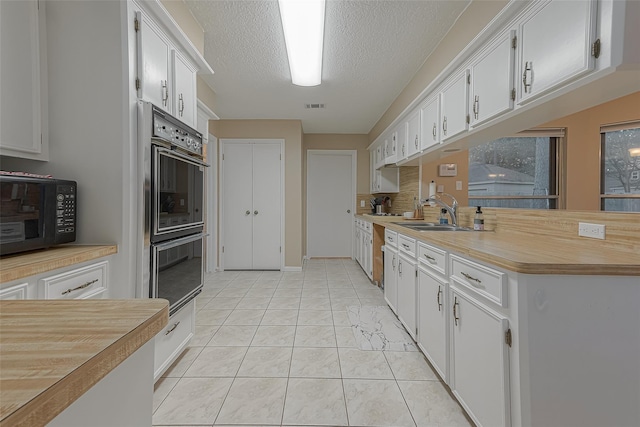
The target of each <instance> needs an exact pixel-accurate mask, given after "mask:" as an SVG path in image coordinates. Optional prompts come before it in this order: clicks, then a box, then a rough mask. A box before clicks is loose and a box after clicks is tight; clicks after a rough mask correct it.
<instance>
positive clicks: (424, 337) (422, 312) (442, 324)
mask: <svg viewBox="0 0 640 427" xmlns="http://www.w3.org/2000/svg"><path fill="white" fill-rule="evenodd" d="M448 300H449V299H448V284H447V283H446V282H445V281H444V280H442V279H438V278H436V277H435V276H433V275H432V274H429V273H427V272H425V271H423V270H421V269H418V347H420V349H421V350H422V352H423V353H424V354H425V355H426V356H427V358H428V359H429V361H430V362H431V364H432V365H433V367H434V368H435V369H436V371H438V374H440V377H442V379H443V380H444V382H449V378H448V375H447V367H448V363H447V360H448V355H449V351H448V345H449V342H448V340H447V337H448V322H447V318H448V317H447V312H448V309H447V307H448V302H447V301H448Z"/></svg>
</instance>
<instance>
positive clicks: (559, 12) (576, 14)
mask: <svg viewBox="0 0 640 427" xmlns="http://www.w3.org/2000/svg"><path fill="white" fill-rule="evenodd" d="M596 11H597V2H596V1H595V0H588V1H557V0H556V1H548V2H544V3H542V4H541V5H540V6H539V7H538V8H536V9H535V10H533V11H531V13H530V15H529V16H528V18H526V19H524V20H523V22H522V23H521V24H520V31H519V38H520V55H519V61H518V63H519V76H520V80H521V81H520V84H519V85H518V86H519V88H520V90H519V91H518V92H519V101H518V103H519V104H525V103H527V102H528V101H530V100H532V99H535V98H537V97H538V96H540V95H543V94H545V93H548V92H550V91H551V90H553V89H554V88H556V87H557V86H559V85H561V84H564V83H567V82H569V81H571V80H572V79H575V78H577V77H579V76H582V75H583V74H586V73H588V72H589V71H590V70H592V69H593V67H594V64H595V59H594V57H593V56H591V45H592V43H593V41H594V38H595V30H596Z"/></svg>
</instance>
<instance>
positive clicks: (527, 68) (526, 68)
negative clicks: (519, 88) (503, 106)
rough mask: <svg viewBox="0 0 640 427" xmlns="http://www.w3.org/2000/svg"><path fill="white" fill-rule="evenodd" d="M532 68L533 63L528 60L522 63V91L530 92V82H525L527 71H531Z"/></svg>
mask: <svg viewBox="0 0 640 427" xmlns="http://www.w3.org/2000/svg"><path fill="white" fill-rule="evenodd" d="M532 69H533V64H532V63H529V62H525V63H524V73H522V83H523V85H524V93H530V92H531V89H529V88H530V87H531V83H530V82H529V83H527V71H532Z"/></svg>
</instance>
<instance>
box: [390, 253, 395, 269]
mask: <svg viewBox="0 0 640 427" xmlns="http://www.w3.org/2000/svg"><path fill="white" fill-rule="evenodd" d="M391 267H393V271H396V256H395V255H394V256H393V259H392V260H391Z"/></svg>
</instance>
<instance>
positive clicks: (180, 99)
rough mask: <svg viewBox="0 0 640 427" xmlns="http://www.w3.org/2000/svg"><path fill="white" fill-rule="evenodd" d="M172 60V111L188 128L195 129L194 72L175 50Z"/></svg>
mask: <svg viewBox="0 0 640 427" xmlns="http://www.w3.org/2000/svg"><path fill="white" fill-rule="evenodd" d="M172 60H173V105H174V107H173V111H174V115H175V116H176V117H178V118H179V119H180V120H182V121H183V122H185V123H186V124H188V125H189V126H192V127H196V104H197V102H196V71H195V68H194V67H193V66H192V65H190V64H189V62H188V61H187V60H186V59H184V58H183V57H182V56H181V55H180V54H179V53H178V52H176V51H175V50H173V51H172Z"/></svg>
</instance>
